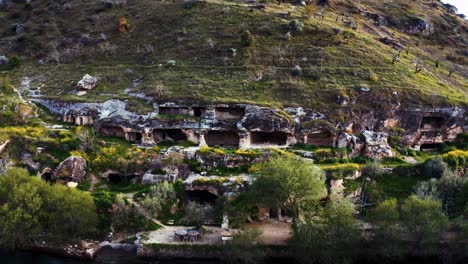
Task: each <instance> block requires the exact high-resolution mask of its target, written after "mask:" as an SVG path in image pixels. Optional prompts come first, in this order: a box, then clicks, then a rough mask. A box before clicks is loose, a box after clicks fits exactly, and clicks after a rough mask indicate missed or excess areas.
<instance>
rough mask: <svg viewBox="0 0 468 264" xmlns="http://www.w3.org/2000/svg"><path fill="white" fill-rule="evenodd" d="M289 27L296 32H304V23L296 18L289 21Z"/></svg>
mask: <svg viewBox="0 0 468 264" xmlns="http://www.w3.org/2000/svg"><path fill="white" fill-rule="evenodd" d="M287 28H288V29H289V30H292V31H295V32H302V31H303V30H304V23H302V22H301V21H299V20H297V19H294V20H291V21H289V23H288V25H287Z"/></svg>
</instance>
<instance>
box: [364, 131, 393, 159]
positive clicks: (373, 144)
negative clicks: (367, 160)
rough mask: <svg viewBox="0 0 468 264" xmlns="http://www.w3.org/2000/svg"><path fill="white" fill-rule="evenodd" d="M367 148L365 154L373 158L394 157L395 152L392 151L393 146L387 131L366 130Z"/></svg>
mask: <svg viewBox="0 0 468 264" xmlns="http://www.w3.org/2000/svg"><path fill="white" fill-rule="evenodd" d="M362 135H363V136H364V142H365V148H364V153H363V154H364V156H366V157H372V158H384V157H392V156H394V155H395V153H393V152H392V148H391V147H390V146H389V145H388V142H387V138H388V134H387V133H381V132H373V131H364V132H362Z"/></svg>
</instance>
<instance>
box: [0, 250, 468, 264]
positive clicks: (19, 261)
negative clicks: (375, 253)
mask: <svg viewBox="0 0 468 264" xmlns="http://www.w3.org/2000/svg"><path fill="white" fill-rule="evenodd" d="M465 261H466V259H465V260H463V261H448V262H447V261H442V260H441V259H439V258H405V259H400V260H398V261H391V260H390V261H389V260H388V259H387V260H378V261H377V260H375V259H372V260H370V259H362V260H360V261H355V262H354V263H355V264H375V263H380V264H439V263H441V264H442V263H443V264H445V263H456V264H458V263H460V264H462V263H463V264H465V263H468V262H465ZM221 263H223V261H221V262H220V261H214V260H185V259H184V260H182V259H171V260H146V259H140V258H137V257H136V256H134V255H129V254H128V253H125V252H119V251H116V250H105V249H104V250H102V251H100V253H99V254H98V256H97V257H96V259H95V260H93V261H86V260H79V259H73V258H66V257H60V256H54V255H48V254H42V253H35V252H2V251H0V264H221ZM264 263H265V264H294V262H293V261H291V260H290V259H289V260H286V259H282V260H278V259H276V260H267V261H265V262H264Z"/></svg>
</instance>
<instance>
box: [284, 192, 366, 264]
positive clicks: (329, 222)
mask: <svg viewBox="0 0 468 264" xmlns="http://www.w3.org/2000/svg"><path fill="white" fill-rule="evenodd" d="M354 211H355V209H354V204H353V203H352V202H350V201H349V200H347V199H345V198H343V197H340V196H332V197H331V200H330V201H329V202H328V203H327V205H326V206H325V208H323V209H320V210H319V211H318V213H317V214H316V215H310V216H308V217H307V218H306V220H305V222H303V223H299V224H297V225H296V226H295V227H294V233H293V238H292V239H291V241H290V247H291V249H292V252H293V253H294V255H295V256H296V257H297V258H298V260H299V261H300V262H302V263H316V262H319V263H339V262H347V261H350V260H352V259H353V257H355V256H356V254H358V253H359V251H358V250H356V248H355V246H356V245H357V244H358V243H360V242H361V241H360V240H361V231H360V228H359V224H358V222H357V220H356V219H355V218H354V216H353V213H354Z"/></svg>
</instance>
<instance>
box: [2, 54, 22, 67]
mask: <svg viewBox="0 0 468 264" xmlns="http://www.w3.org/2000/svg"><path fill="white" fill-rule="evenodd" d="M20 64H21V61H20V59H19V58H18V57H17V56H11V57H10V58H9V61H8V63H7V64H4V65H0V70H1V71H9V70H13V69H14V68H16V67H19V66H20Z"/></svg>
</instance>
